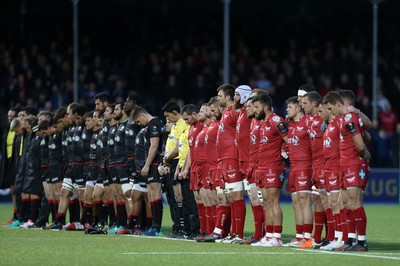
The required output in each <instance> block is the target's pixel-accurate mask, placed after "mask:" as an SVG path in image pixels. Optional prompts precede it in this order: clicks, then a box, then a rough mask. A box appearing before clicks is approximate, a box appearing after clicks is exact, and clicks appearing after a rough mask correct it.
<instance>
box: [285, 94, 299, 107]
mask: <svg viewBox="0 0 400 266" xmlns="http://www.w3.org/2000/svg"><path fill="white" fill-rule="evenodd" d="M285 103H286V105H288V104H289V103H293V104H299V100H298V99H297V96H292V97H290V98H288V99H287V100H286V101H285Z"/></svg>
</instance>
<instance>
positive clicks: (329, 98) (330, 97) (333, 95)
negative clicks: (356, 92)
mask: <svg viewBox="0 0 400 266" xmlns="http://www.w3.org/2000/svg"><path fill="white" fill-rule="evenodd" d="M323 103H324V104H328V103H330V104H332V105H335V104H336V103H341V104H344V102H343V97H342V96H341V95H340V93H339V92H337V91H330V92H328V93H327V94H326V95H325V97H324V100H323Z"/></svg>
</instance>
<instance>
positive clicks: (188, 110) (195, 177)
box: [182, 104, 206, 238]
mask: <svg viewBox="0 0 400 266" xmlns="http://www.w3.org/2000/svg"><path fill="white" fill-rule="evenodd" d="M198 114H199V107H198V106H196V105H194V104H187V105H185V106H183V107H182V118H183V120H185V122H186V123H187V124H188V125H190V128H189V134H188V143H189V152H188V154H187V156H186V160H185V164H184V167H183V169H184V170H183V171H182V177H183V178H184V179H187V178H188V177H189V176H190V190H191V191H193V192H192V193H193V195H194V199H195V201H196V205H197V211H198V218H199V220H200V235H201V236H205V235H206V232H205V231H206V228H205V225H206V222H205V209H204V204H203V201H202V199H201V196H200V193H199V190H200V186H199V171H205V170H204V169H198V165H197V163H196V158H195V142H196V138H197V136H198V134H199V133H200V131H201V130H202V129H203V127H204V125H203V124H202V123H201V122H200V121H199V118H198ZM189 169H190V175H189ZM184 190H185V187H184V188H182V194H184V198H185V195H187V194H188V193H190V192H189V191H184ZM192 234H197V232H196V233H192ZM192 237H193V238H196V237H199V236H195V235H193V236H192Z"/></svg>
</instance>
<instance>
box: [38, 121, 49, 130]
mask: <svg viewBox="0 0 400 266" xmlns="http://www.w3.org/2000/svg"><path fill="white" fill-rule="evenodd" d="M50 124H51V123H50V121H48V120H43V121H41V122H40V123H39V130H43V129H48V128H49V126H50Z"/></svg>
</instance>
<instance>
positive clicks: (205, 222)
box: [193, 103, 215, 237]
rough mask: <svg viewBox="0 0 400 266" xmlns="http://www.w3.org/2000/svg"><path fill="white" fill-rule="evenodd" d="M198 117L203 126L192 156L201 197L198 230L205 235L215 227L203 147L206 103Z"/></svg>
mask: <svg viewBox="0 0 400 266" xmlns="http://www.w3.org/2000/svg"><path fill="white" fill-rule="evenodd" d="M198 119H199V122H200V123H202V124H203V126H204V127H203V128H202V129H201V131H200V132H199V133H198V135H197V137H196V139H195V143H194V149H193V151H194V154H193V158H194V162H195V164H196V169H197V177H198V180H197V184H196V186H197V187H198V188H199V190H198V191H197V193H198V194H199V195H198V196H199V197H200V198H201V202H202V203H201V204H203V206H200V207H199V208H198V209H199V218H200V232H201V233H203V234H204V236H203V237H206V236H208V235H209V234H210V233H211V232H212V231H213V230H214V227H215V223H214V219H213V214H212V205H213V203H214V202H213V199H212V194H211V186H210V175H209V174H210V171H209V164H208V163H207V161H208V159H207V156H208V154H207V153H206V149H205V145H206V136H207V131H208V128H209V125H210V122H211V111H210V108H209V107H208V104H207V103H204V104H202V106H201V107H200V111H199V113H198ZM200 216H202V217H200Z"/></svg>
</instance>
